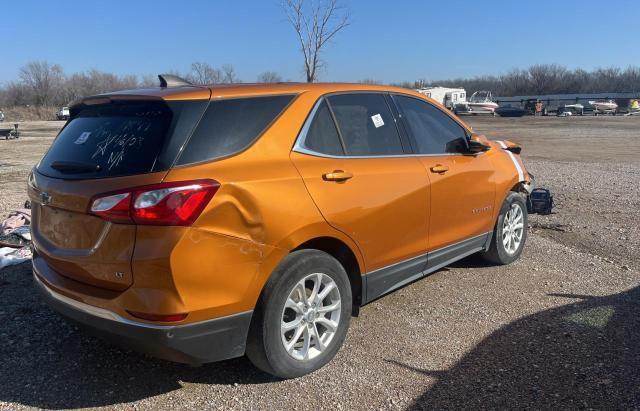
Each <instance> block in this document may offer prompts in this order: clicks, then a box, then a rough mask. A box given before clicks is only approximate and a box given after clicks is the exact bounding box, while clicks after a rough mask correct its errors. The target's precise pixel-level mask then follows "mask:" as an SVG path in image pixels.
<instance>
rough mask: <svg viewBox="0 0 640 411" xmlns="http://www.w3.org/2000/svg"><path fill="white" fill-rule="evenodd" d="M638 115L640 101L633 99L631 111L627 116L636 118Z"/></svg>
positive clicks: (630, 102) (630, 103) (630, 106)
mask: <svg viewBox="0 0 640 411" xmlns="http://www.w3.org/2000/svg"><path fill="white" fill-rule="evenodd" d="M637 114H640V101H638V100H637V99H631V100H630V101H629V111H628V112H627V115H629V116H635V115H637Z"/></svg>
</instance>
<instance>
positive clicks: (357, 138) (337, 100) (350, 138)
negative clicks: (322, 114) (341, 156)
mask: <svg viewBox="0 0 640 411" xmlns="http://www.w3.org/2000/svg"><path fill="white" fill-rule="evenodd" d="M328 100H329V104H330V105H331V108H332V109H333V113H334V115H335V117H336V122H337V123H338V128H339V129H340V134H341V135H342V139H343V141H344V145H345V150H346V154H347V155H349V156H376V155H378V156H379V155H394V154H404V152H403V151H402V144H401V143H400V136H399V135H398V129H397V128H396V124H395V121H394V118H393V116H392V115H391V111H390V110H389V106H388V105H387V102H386V100H385V99H384V96H383V95H382V94H379V93H354V94H338V95H334V96H330V97H329V98H328Z"/></svg>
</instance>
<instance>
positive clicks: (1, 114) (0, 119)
mask: <svg viewBox="0 0 640 411" xmlns="http://www.w3.org/2000/svg"><path fill="white" fill-rule="evenodd" d="M0 121H4V113H3V112H2V110H0Z"/></svg>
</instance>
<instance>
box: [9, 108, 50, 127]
mask: <svg viewBox="0 0 640 411" xmlns="http://www.w3.org/2000/svg"><path fill="white" fill-rule="evenodd" d="M58 110H60V108H59V107H54V106H28V107H6V108H4V109H2V112H3V113H4V117H5V118H4V121H5V122H6V123H14V122H19V121H38V120H56V113H57V112H58Z"/></svg>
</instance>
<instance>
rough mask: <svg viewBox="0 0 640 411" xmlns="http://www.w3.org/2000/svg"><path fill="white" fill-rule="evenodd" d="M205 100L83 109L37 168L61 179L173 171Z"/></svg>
mask: <svg viewBox="0 0 640 411" xmlns="http://www.w3.org/2000/svg"><path fill="white" fill-rule="evenodd" d="M207 103H208V100H193V101H181V102H165V101H139V100H114V101H112V102H110V103H108V104H98V105H95V106H84V107H81V108H80V111H79V112H78V113H77V114H74V116H73V117H72V119H71V121H69V123H68V124H67V125H66V126H65V127H64V128H63V129H62V131H61V132H60V134H59V135H58V137H57V138H56V140H55V141H54V142H53V144H52V146H51V148H50V149H49V151H48V152H47V154H46V155H45V156H44V158H43V159H42V161H41V162H40V164H39V165H38V171H39V172H40V173H42V174H44V175H47V176H50V177H56V178H64V179H92V178H103V177H116V176H125V175H133V174H141V173H149V172H153V171H165V170H168V169H169V168H170V167H171V164H172V163H173V161H175V158H176V156H177V153H178V152H179V150H180V148H181V146H182V144H184V142H185V141H186V138H187V137H188V135H189V134H190V133H191V131H193V127H194V126H195V124H196V123H197V121H198V119H199V118H200V117H201V115H202V113H203V112H204V109H205V107H206V105H207Z"/></svg>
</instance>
